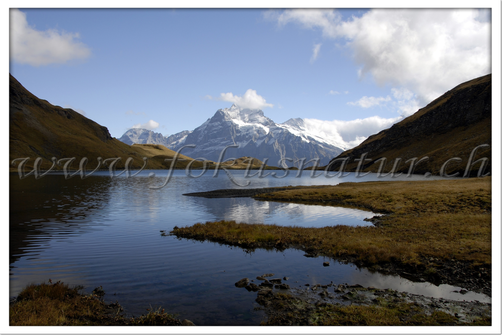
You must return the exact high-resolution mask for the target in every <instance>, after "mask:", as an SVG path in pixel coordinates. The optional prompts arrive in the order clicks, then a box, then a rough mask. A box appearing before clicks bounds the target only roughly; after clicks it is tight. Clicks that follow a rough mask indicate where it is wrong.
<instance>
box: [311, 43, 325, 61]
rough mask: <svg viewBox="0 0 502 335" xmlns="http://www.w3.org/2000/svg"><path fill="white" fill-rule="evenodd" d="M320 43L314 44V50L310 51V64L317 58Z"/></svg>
mask: <svg viewBox="0 0 502 335" xmlns="http://www.w3.org/2000/svg"><path fill="white" fill-rule="evenodd" d="M321 45H322V44H321V43H319V44H314V49H313V50H312V57H310V63H314V62H315V61H316V59H317V57H318V56H319V51H320V50H321Z"/></svg>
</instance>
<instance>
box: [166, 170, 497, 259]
mask: <svg viewBox="0 0 502 335" xmlns="http://www.w3.org/2000/svg"><path fill="white" fill-rule="evenodd" d="M490 182H491V178H489V177H488V178H479V179H463V180H446V181H414V182H405V181H403V182H368V183H343V184H339V185H337V186H321V187H319V186H317V187H308V186H307V187H295V188H291V189H289V190H285V191H279V192H274V193H267V194H262V195H259V196H258V198H259V199H263V200H272V201H288V202H298V203H310V204H324V205H335V206H336V205H341V206H352V207H359V208H367V209H371V210H373V211H375V212H381V213H389V215H386V216H383V217H382V218H380V222H379V224H378V227H374V226H370V227H349V226H332V227H324V228H300V227H281V226H276V225H264V224H244V223H236V222H234V221H219V222H206V223H205V224H201V223H197V224H195V225H192V226H188V227H184V228H177V227H176V228H175V229H174V230H173V231H172V234H174V235H176V236H179V237H188V238H195V239H200V240H210V241H216V242H222V243H227V244H232V245H239V246H242V247H246V248H255V247H267V248H273V247H276V248H287V247H298V248H300V249H303V250H306V251H309V250H310V251H313V252H319V253H321V254H324V255H326V256H331V257H339V256H344V257H351V258H352V259H355V260H358V261H360V262H363V263H364V264H376V263H386V262H397V263H399V264H406V265H412V266H419V265H421V264H422V260H423V259H424V257H426V258H429V257H434V258H439V259H443V260H451V259H457V260H461V261H466V262H470V263H471V264H473V265H489V264H491V198H490V193H491V191H490V190H491V184H490Z"/></svg>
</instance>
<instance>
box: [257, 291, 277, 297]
mask: <svg viewBox="0 0 502 335" xmlns="http://www.w3.org/2000/svg"><path fill="white" fill-rule="evenodd" d="M273 295H274V294H273V293H272V290H270V289H268V290H259V291H258V297H271V296H273Z"/></svg>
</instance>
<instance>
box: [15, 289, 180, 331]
mask: <svg viewBox="0 0 502 335" xmlns="http://www.w3.org/2000/svg"><path fill="white" fill-rule="evenodd" d="M82 289H83V287H82V286H76V287H73V288H72V287H70V286H69V285H67V284H64V283H62V282H60V281H58V282H56V283H52V282H51V281H50V280H49V283H42V284H39V285H34V284H32V285H28V286H27V287H26V288H25V289H24V290H23V291H21V293H20V294H19V296H18V297H17V300H16V302H15V303H14V304H12V305H11V306H10V311H9V314H10V318H9V320H10V322H9V323H10V325H11V326H126V325H127V326H166V325H167V326H178V325H182V322H181V321H180V320H179V319H176V318H175V317H174V316H173V315H171V314H168V313H166V312H165V311H164V309H161V308H158V309H149V312H148V313H147V314H146V315H141V316H139V317H137V318H134V317H132V318H127V317H124V316H123V315H122V313H121V312H122V308H121V307H120V305H119V304H118V303H115V304H110V305H107V304H105V303H104V302H103V300H102V299H101V298H100V297H101V296H102V295H104V292H103V291H102V290H97V291H96V290H95V291H93V294H90V295H85V294H82V293H81V290H82Z"/></svg>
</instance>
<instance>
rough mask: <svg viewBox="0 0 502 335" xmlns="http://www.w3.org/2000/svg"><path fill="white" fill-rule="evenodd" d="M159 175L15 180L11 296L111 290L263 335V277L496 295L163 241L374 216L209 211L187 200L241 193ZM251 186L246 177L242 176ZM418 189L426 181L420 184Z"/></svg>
mask: <svg viewBox="0 0 502 335" xmlns="http://www.w3.org/2000/svg"><path fill="white" fill-rule="evenodd" d="M154 172H155V174H156V177H148V174H149V171H143V172H142V173H141V176H136V177H132V178H126V177H117V178H110V176H109V174H108V173H106V172H100V173H98V174H97V175H95V176H94V175H93V176H91V177H88V178H86V179H80V177H78V176H77V177H74V178H71V179H69V180H66V179H65V178H64V176H63V175H47V176H45V177H43V178H41V179H38V180H35V179H34V178H33V177H28V178H25V179H23V180H20V179H19V177H18V176H17V175H14V174H12V175H11V176H10V295H11V296H15V295H17V294H18V293H19V291H20V290H21V289H22V288H23V287H24V286H26V285H27V284H30V283H40V282H44V281H47V280H48V279H49V278H50V279H52V280H53V281H56V280H62V281H64V282H67V283H69V284H71V285H84V286H85V287H86V290H87V291H89V292H90V291H92V289H93V288H95V287H98V286H103V288H104V290H105V292H106V293H107V294H106V295H105V300H109V301H119V302H120V304H121V305H123V306H124V308H125V310H126V312H127V313H131V314H134V315H140V314H142V313H145V311H146V308H149V307H150V306H163V307H164V308H166V311H167V312H169V313H178V314H179V316H180V318H182V319H183V318H187V319H190V320H192V321H193V322H194V323H195V324H198V325H257V324H259V322H260V321H261V320H262V318H263V314H261V312H259V311H255V310H254V307H255V306H256V303H255V302H254V300H255V299H256V295H255V294H253V293H251V292H247V291H246V290H243V289H238V288H236V287H235V286H234V283H235V282H236V281H238V280H239V279H241V278H243V277H248V278H250V279H254V278H255V277H256V276H258V275H262V274H263V273H274V274H275V275H276V276H277V277H284V276H287V277H289V278H290V281H289V282H288V283H289V284H290V285H291V286H300V285H304V284H306V283H309V284H311V285H312V284H316V283H322V284H326V283H330V282H331V281H333V282H334V283H337V284H338V283H349V284H356V283H358V284H361V285H365V286H374V287H377V288H392V289H396V290H401V291H410V292H413V293H419V294H424V295H430V296H435V297H439V296H442V297H445V298H450V299H459V300H464V299H466V300H467V299H476V300H479V301H486V299H488V300H489V298H488V297H486V296H484V295H480V294H478V295H476V294H475V293H469V294H470V295H472V296H467V295H465V296H464V295H460V294H457V293H453V292H451V291H453V290H454V289H455V288H454V287H451V286H448V285H441V286H440V287H436V286H434V285H431V284H428V283H412V282H410V281H408V280H407V279H404V278H401V277H395V276H385V275H382V274H378V273H371V272H370V271H368V270H366V269H358V268H357V267H356V266H353V265H351V264H340V263H338V262H333V261H332V260H331V264H332V265H331V266H329V267H323V266H322V262H323V261H324V260H328V259H325V258H322V257H320V258H307V257H303V254H304V252H302V251H299V250H289V249H288V250H285V251H283V252H276V251H266V250H260V249H257V250H256V251H254V252H253V253H247V252H245V251H243V250H242V249H240V248H232V247H228V246H224V245H219V244H216V243H209V242H204V243H201V242H195V241H191V240H185V239H177V238H175V237H173V236H161V233H160V231H161V230H164V231H170V230H172V228H173V227H174V226H186V225H192V224H194V223H197V222H205V221H213V220H223V219H224V220H235V221H238V222H248V223H266V224H278V225H296V226H305V227H323V226H331V225H336V224H349V225H367V224H368V223H367V222H365V221H363V219H364V218H367V217H372V216H373V215H374V214H373V213H371V212H367V211H359V210H354V209H348V208H337V207H329V206H308V205H299V204H287V203H278V202H261V201H256V200H253V199H250V198H231V199H225V198H223V199H205V198H195V197H186V196H182V194H184V193H190V192H201V191H209V190H215V189H224V188H237V187H238V186H236V185H235V184H234V183H232V181H231V180H230V179H229V178H228V177H227V176H226V175H225V174H224V173H221V174H220V175H219V176H218V178H213V177H212V174H211V173H207V174H205V175H203V176H202V177H200V178H189V177H187V176H186V175H185V172H184V171H175V172H174V174H173V177H172V179H171V180H170V182H169V183H168V184H167V186H165V187H163V188H161V189H151V188H149V186H151V185H159V184H162V183H163V182H164V180H165V177H166V172H164V174H162V171H160V172H159V171H154ZM232 173H233V174H234V175H235V176H236V178H238V179H239V180H240V181H245V179H244V178H243V176H242V173H243V172H238V171H232ZM372 178H373V180H375V178H374V176H367V178H362V179H361V178H355V177H354V176H353V175H351V176H349V177H345V178H324V177H319V178H315V179H314V178H309V176H308V174H306V175H305V176H304V177H302V178H294V176H289V177H286V178H283V179H278V178H272V177H267V178H253V179H251V182H252V185H250V186H249V187H253V188H257V187H274V186H287V185H327V184H332V185H334V184H337V183H340V182H346V181H352V182H354V181H366V180H372ZM414 178H416V179H423V177H420V176H415V177H414Z"/></svg>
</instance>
